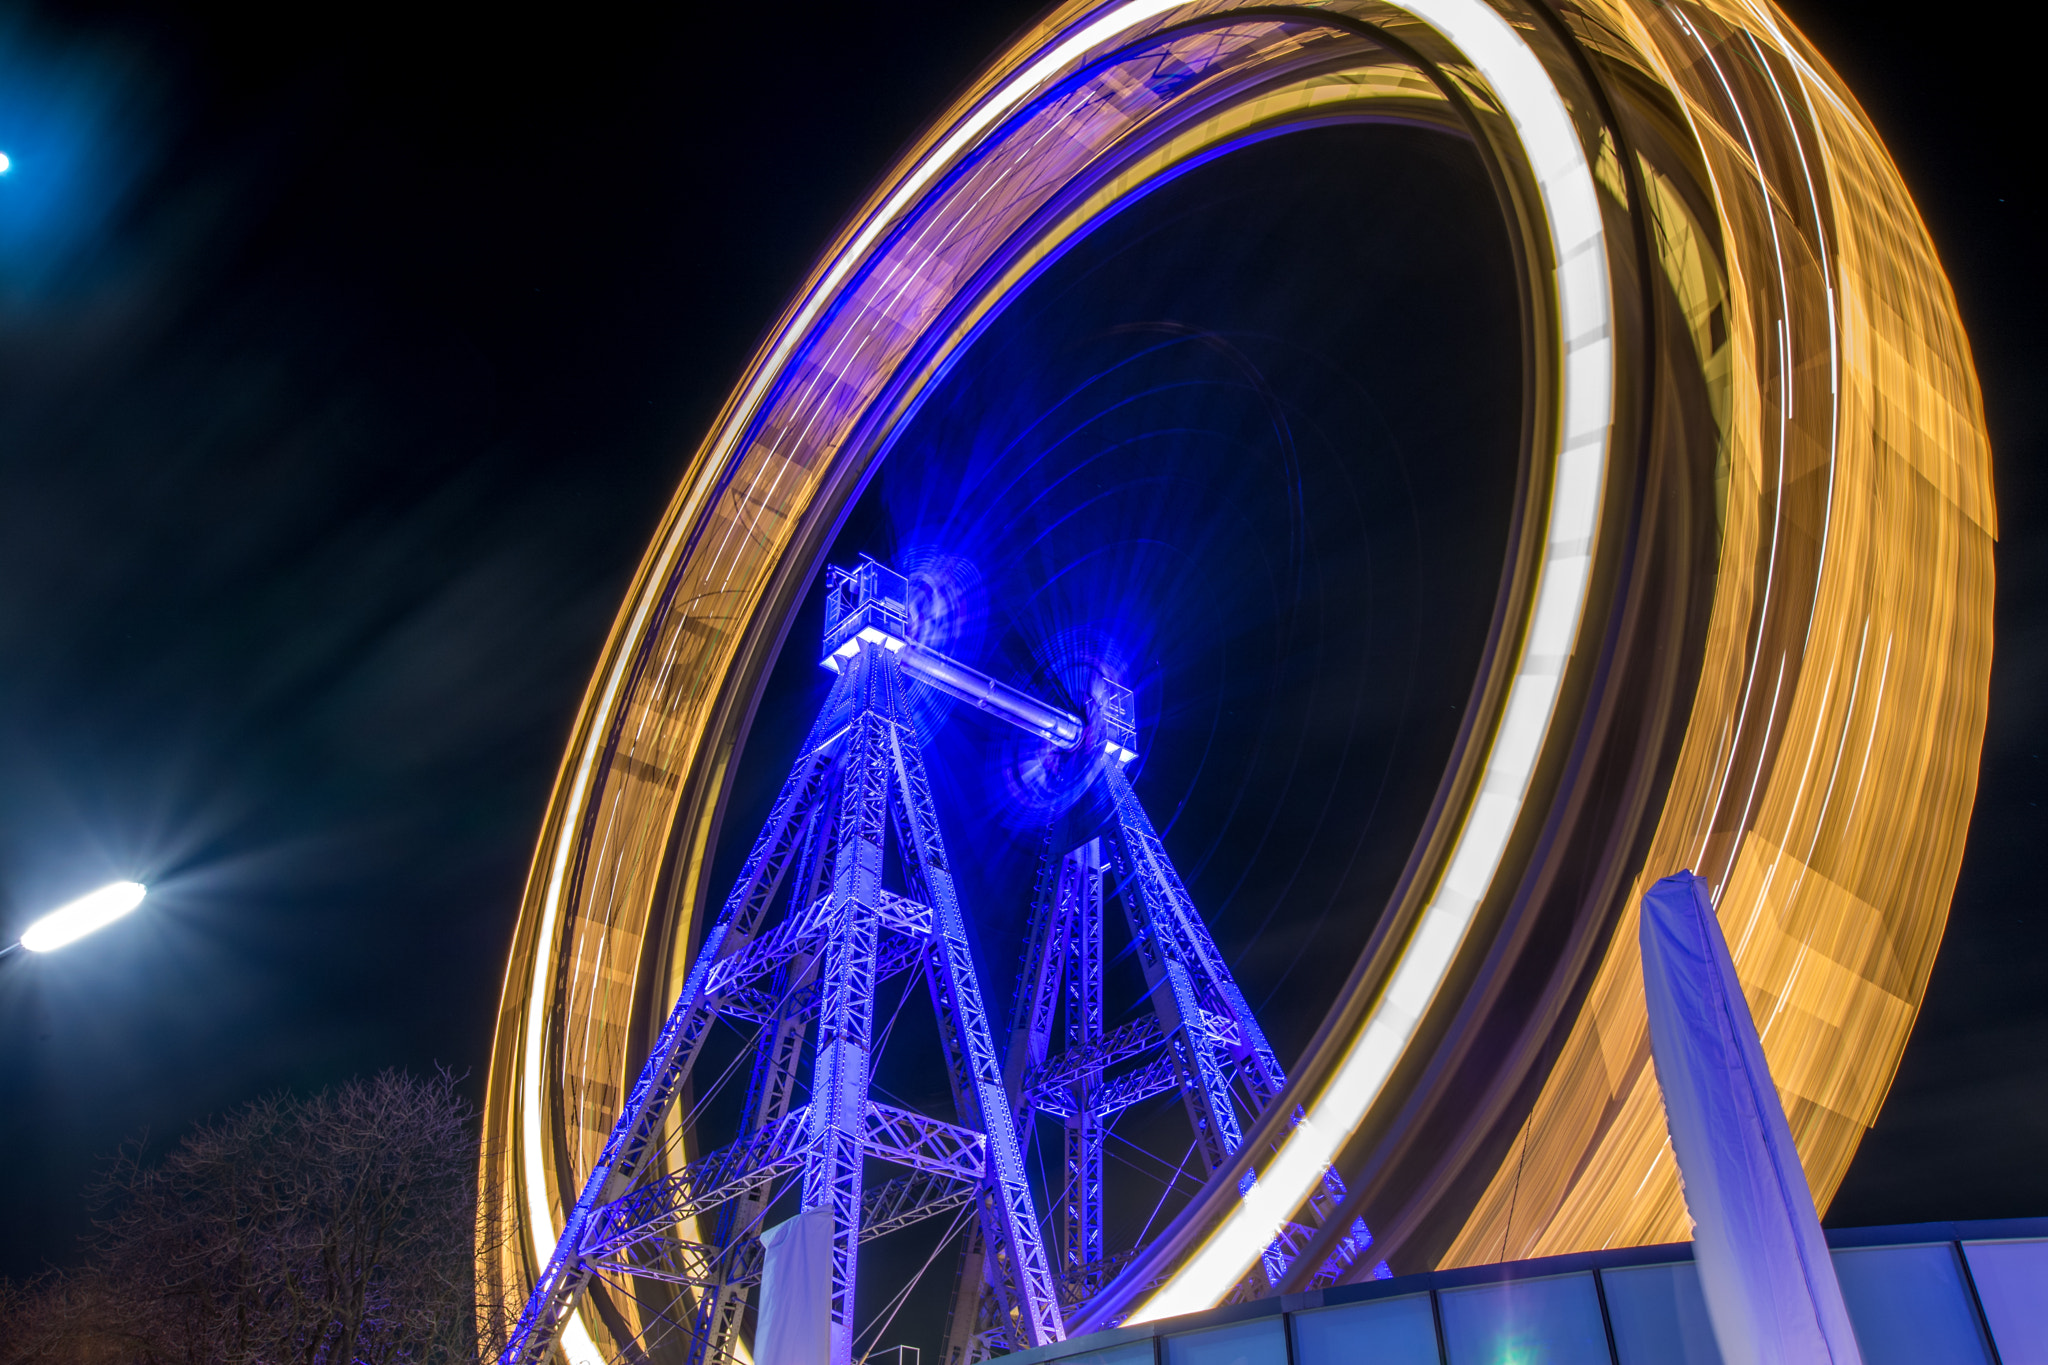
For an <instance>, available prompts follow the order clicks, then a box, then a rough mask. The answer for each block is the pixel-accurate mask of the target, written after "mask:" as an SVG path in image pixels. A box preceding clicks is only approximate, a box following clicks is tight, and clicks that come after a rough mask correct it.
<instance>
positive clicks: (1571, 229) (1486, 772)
mask: <svg viewBox="0 0 2048 1365" xmlns="http://www.w3.org/2000/svg"><path fill="white" fill-rule="evenodd" d="M1391 3H1394V4H1395V5H1396V7H1397V8H1400V9H1402V10H1405V11H1407V12H1408V13H1410V14H1413V15H1414V16H1415V17H1416V18H1418V19H1420V20H1422V21H1423V22H1424V23H1426V24H1428V25H1429V26H1430V27H1431V28H1433V29H1435V30H1436V31H1437V32H1438V33H1439V34H1441V35H1442V36H1443V37H1444V38H1445V39H1446V40H1447V41H1448V42H1449V43H1450V44H1451V45H1452V46H1453V47H1455V48H1456V49H1458V51H1459V52H1460V53H1462V54H1463V56H1464V57H1465V59H1466V60H1467V61H1469V62H1470V63H1471V64H1472V66H1473V68H1474V69H1475V70H1477V71H1478V72H1479V74H1480V75H1481V76H1482V77H1484V78H1485V80H1486V82H1487V84H1488V85H1489V86H1491V87H1492V89H1493V92H1494V94H1495V95H1496V96H1497V97H1498V98H1499V100H1500V102H1501V108H1502V110H1503V112H1505V113H1506V114H1507V116H1508V118H1509V120H1510V121H1511V122H1512V123H1513V124H1514V126H1515V129H1516V132H1517V133H1518V134H1519V136H1520V138H1521V142H1522V149H1523V151H1524V153H1525V155H1526V157H1527V164H1528V167H1529V170H1530V173H1531V174H1532V176H1533V177H1534V178H1535V180H1536V182H1537V186H1538V188H1539V190H1540V191H1541V193H1542V199H1543V211H1544V217H1545V221H1546V226H1547V227H1548V228H1549V235H1550V240H1551V243H1552V250H1553V252H1554V253H1555V254H1554V259H1553V261H1552V269H1553V271H1554V273H1555V277H1556V282H1557V290H1558V302H1559V311H1558V332H1559V335H1558V341H1559V343H1560V347H1559V350H1560V366H1559V369H1560V375H1559V386H1560V393H1559V397H1560V400H1561V402H1560V405H1559V412H1560V420H1559V445H1558V451H1557V459H1556V462H1555V466H1554V468H1553V471H1552V475H1551V492H1550V517H1549V522H1548V525H1547V527H1546V535H1545V554H1544V560H1543V564H1542V566H1541V568H1540V569H1539V571H1538V577H1537V586H1536V597H1535V605H1534V609H1533V610H1532V612H1531V613H1530V617H1529V624H1528V629H1527V630H1526V631H1525V632H1524V634H1523V638H1522V642H1521V652H1520V656H1519V658H1518V660H1517V664H1516V668H1515V672H1514V681H1513V682H1512V683H1511V684H1510V686H1509V690H1508V696H1507V701H1506V705H1505V706H1504V707H1503V708H1502V712H1501V720H1500V725H1499V727H1498V728H1497V729H1496V730H1495V732H1494V737H1493V741H1492V744H1491V746H1490V748H1489V750H1488V752H1487V755H1486V760H1485V763H1484V765H1483V766H1482V768H1481V776H1480V779H1479V783H1478V787H1477V791H1478V796H1477V799H1476V800H1474V801H1473V803H1472V805H1471V807H1470V808H1469V809H1468V811H1467V812H1466V815H1465V820H1464V824H1463V826H1462V827H1461V828H1460V829H1459V831H1458V833H1457V835H1456V838H1455V840H1454V842H1453V844H1452V846H1451V853H1450V857H1449V860H1448V862H1447V863H1446V865H1445V871H1444V873H1443V875H1442V877H1441V879H1440V880H1439V882H1438V884H1437V887H1436V889H1435V892H1434V894H1433V895H1432V896H1431V897H1430V899H1429V901H1428V903H1427V904H1426V905H1425V906H1424V908H1423V911H1422V914H1421V916H1420V917H1419V918H1418V920H1417V922H1416V925H1415V928H1414V931H1413V932H1412V934H1411V935H1410V936H1409V939H1408V942H1407V943H1406V944H1405V945H1404V946H1403V948H1402V950H1401V953H1400V956H1399V957H1398V958H1397V959H1396V961H1395V963H1394V965H1393V969H1392V971H1391V973H1390V974H1389V976H1388V979H1387V982H1386V985H1385V986H1384V988H1383V989H1382V990H1381V992H1380V996H1379V999H1378V1000H1376V1001H1375V1002H1374V1003H1373V1005H1372V1008H1371V1009H1370V1010H1369V1011H1368V1012H1367V1014H1366V1016H1365V1018H1364V1020H1363V1021H1362V1022H1361V1024H1360V1026H1359V1029H1358V1032H1357V1034H1356V1035H1355V1039H1354V1042H1353V1044H1352V1046H1351V1049H1350V1051H1349V1053H1348V1054H1347V1055H1346V1056H1345V1058H1344V1060H1343V1062H1342V1063H1341V1064H1339V1066H1338V1067H1337V1070H1336V1074H1335V1075H1333V1076H1332V1077H1331V1078H1330V1080H1329V1082H1328V1084H1327V1085H1325V1087H1324V1088H1323V1091H1322V1093H1321V1094H1319V1095H1318V1096H1317V1097H1316V1098H1315V1099H1314V1100H1313V1101H1311V1102H1310V1103H1309V1105H1308V1106H1307V1116H1306V1118H1305V1119H1304V1120H1303V1121H1302V1122H1301V1123H1300V1124H1299V1125H1297V1126H1296V1127H1295V1128H1294V1130H1293V1131H1292V1132H1291V1133H1289V1135H1288V1136H1287V1138H1286V1139H1285V1140H1284V1141H1283V1142H1282V1144H1281V1147H1280V1151H1279V1153H1278V1155H1277V1156H1276V1157H1275V1158H1274V1160H1273V1161H1272V1162H1271V1163H1269V1164H1268V1165H1267V1166H1266V1168H1265V1169H1264V1170H1263V1171H1262V1172H1261V1173H1260V1175H1259V1180H1258V1183H1257V1184H1256V1185H1254V1186H1253V1187H1252V1189H1251V1190H1250V1191H1249V1192H1248V1193H1247V1194H1246V1195H1245V1196H1244V1198H1243V1199H1242V1201H1241V1202H1240V1203H1239V1204H1238V1206H1237V1208H1236V1209H1235V1210H1233V1211H1232V1212H1231V1214H1230V1215H1229V1216H1228V1217H1227V1218H1225V1219H1224V1221H1223V1222H1222V1224H1221V1225H1219V1226H1218V1227H1217V1228H1215V1229H1214V1230H1213V1231H1211V1232H1210V1233H1209V1234H1208V1236H1207V1237H1206V1238H1204V1240H1203V1242H1202V1244H1201V1246H1200V1247H1199V1248H1198V1249H1197V1250H1196V1251H1195V1252H1194V1254H1193V1255H1191V1256H1189V1257H1188V1259H1187V1260H1186V1261H1185V1262H1183V1263H1182V1265H1181V1266H1180V1268H1179V1269H1178V1270H1176V1271H1175V1273H1174V1274H1173V1275H1172V1276H1171V1277H1170V1278H1169V1279H1168V1280H1167V1281H1166V1283H1165V1284H1163V1285H1161V1286H1160V1288H1159V1289H1158V1290H1157V1291H1156V1292H1155V1293H1154V1294H1153V1295H1152V1296H1151V1297H1150V1298H1148V1299H1147V1300H1146V1301H1145V1302H1144V1303H1143V1304H1142V1305H1141V1306H1140V1307H1139V1308H1138V1310H1137V1311H1136V1312H1134V1313H1133V1314H1132V1315H1131V1317H1130V1319H1129V1321H1130V1322H1133V1323H1140V1322H1150V1321H1153V1320H1154V1319H1158V1318H1165V1317H1174V1316H1177V1315H1179V1314H1182V1313H1193V1312H1199V1311H1201V1310H1203V1309H1206V1308H1211V1307H1214V1306H1215V1305H1216V1304H1218V1303H1220V1302H1221V1301H1222V1299H1223V1296H1224V1295H1225V1294H1227V1293H1228V1292H1229V1291H1230V1289H1231V1287H1232V1286H1233V1285H1235V1284H1236V1283H1237V1282H1238V1281H1239V1280H1240V1279H1242V1278H1243V1276H1244V1274H1245V1273H1246V1272H1247V1271H1248V1270H1250V1269H1251V1267H1252V1263H1253V1262H1254V1261H1256V1260H1257V1259H1258V1257H1259V1255H1260V1253H1261V1252H1262V1251H1263V1250H1264V1249H1265V1247H1267V1246H1268V1245H1270V1244H1271V1242H1272V1240H1273V1237H1274V1235H1275V1234H1277V1233H1278V1232H1279V1231H1280V1227H1281V1225H1282V1224H1283V1223H1285V1222H1286V1221H1287V1220H1288V1219H1289V1218H1290V1217H1291V1216H1292V1215H1293V1213H1294V1211H1295V1210H1296V1209H1298V1208H1300V1207H1301V1205H1302V1203H1303V1202H1304V1201H1305V1200H1306V1199H1307V1198H1308V1196H1309V1194H1310V1192H1311V1190H1312V1188H1313V1187H1314V1185H1315V1184H1316V1182H1317V1181H1318V1180H1319V1179H1320V1178H1321V1176H1322V1172H1323V1170H1324V1169H1325V1168H1326V1167H1327V1166H1328V1165H1329V1164H1330V1161H1331V1159H1332V1158H1334V1157H1335V1156H1336V1154H1337V1152H1338V1151H1339V1150H1340V1149H1341V1148H1342V1147H1343V1146H1344V1144H1345V1143H1346V1142H1347V1141H1349V1140H1350V1138H1351V1136H1352V1134H1354V1133H1356V1132H1357V1131H1358V1128H1359V1125H1360V1124H1361V1123H1363V1122H1364V1120H1365V1116H1366V1114H1367V1113H1368V1112H1369V1111H1370V1110H1371V1108H1372V1106H1373V1103H1374V1102H1375V1101H1376V1100H1377V1099H1378V1098H1379V1096H1380V1094H1381V1092H1382V1091H1383V1090H1384V1089H1385V1088H1386V1084H1387V1080H1388V1078H1389V1077H1391V1076H1392V1075H1393V1072H1394V1068H1395V1067H1396V1066H1397V1065H1398V1064H1399V1062H1400V1060H1401V1057H1402V1055H1403V1054H1404V1053H1405V1052H1406V1050H1407V1047H1408V1044H1409V1042H1410V1041H1411V1040H1412V1039H1413V1037H1414V1035H1415V1030H1416V1027H1417V1026H1418V1025H1419V1024H1420V1023H1421V1021H1422V1019H1423V1017H1424V1016H1425V1015H1426V1014H1427V1013H1428V1011H1429V1008H1430V1006H1431V1004H1432V1003H1433V1002H1434V1001H1435V999H1436V995H1437V992H1438V991H1439V990H1440V989H1441V988H1442V986H1443V983H1444V980H1445V978H1446V977H1447V976H1448V975H1449V974H1450V969H1451V964H1452V963H1453V962H1454V961H1455V960H1456V958H1457V956H1458V951H1459V949H1460V948H1461V947H1462V946H1463V945H1464V941H1465V935H1466V931H1467V930H1468V929H1469V928H1470V927H1471V924H1472V916H1473V913H1474V912H1475V911H1476V910H1477V909H1478V907H1479V904H1480V902H1481V901H1482V900H1483V899H1484V898H1485V896H1486V893H1487V890H1488V889H1489V888H1490V887H1491V885H1492V883H1493V877H1494V874H1495V872H1496V871H1498V870H1499V867H1500V862H1501V857H1502V855H1503V854H1504V853H1505V852H1506V849H1507V842H1508V838H1509V835H1510V834H1511V833H1512V832H1513V830H1514V827H1515V825H1516V823H1517V822H1518V821H1519V819H1520V817H1521V812H1522V804H1523V802H1524V800H1525V799H1526V798H1527V795H1528V790H1529V783H1530V779H1531V778H1532V777H1533V776H1534V774H1535V768H1536V759H1537V755H1538V754H1539V753H1540V752H1541V750H1542V748H1543V742H1544V740H1545V739H1546V738H1547V737H1548V735H1549V732H1550V728H1551V723H1552V721H1553V720H1554V719H1555V716H1556V711H1557V698H1558V684H1559V681H1560V678H1561V675H1562V673H1563V670H1564V666H1565V663H1566V661H1567V660H1568V659H1569V657H1570V656H1571V654H1572V653H1574V652H1576V649H1577V644H1578V633H1579V627H1580V623H1581V622H1582V621H1583V620H1584V618H1585V609H1586V595H1587V591H1588V589H1589V587H1590V582H1591V572H1590V571H1591V567H1592V546H1593V541H1594V536H1595V533H1596V532H1597V530H1598V526H1599V517H1600V500H1601V495H1602V493H1603V491H1604V489H1605V487H1606V481H1607V465H1608V460H1609V456H1610V451H1609V443H1610V435H1611V430H1612V423H1613V409H1614V359H1615V357H1614V347H1613V325H1612V320H1613V295H1612V290H1611V285H1610V281H1609V279H1608V274H1607V247H1606V233H1605V228H1604V226H1603V224H1602V222H1601V217H1600V205H1599V199H1598V197H1597V193H1596V191H1595V188H1594V184H1593V172H1592V167H1591V166H1590V165H1589V164H1588V162H1587V160H1586V156H1585V151H1584V148H1583V146H1582V145H1581V144H1580V142H1579V138H1578V133H1577V130H1576V129H1575V128H1574V126H1573V124H1572V121H1571V116H1570V115H1569V114H1568V113H1567V112H1566V111H1565V107H1564V100H1563V97H1562V96H1561V95H1559V93H1558V90H1557V87H1556V85H1555V84H1554V83H1553V82H1552V81H1551V80H1550V77H1549V75H1548V73H1546V72H1545V71H1544V69H1543V64H1542V63H1541V62H1540V61H1539V60H1538V59H1537V57H1536V55H1535V54H1534V53H1533V52H1531V51H1530V50H1529V48H1528V45H1527V44H1525V43H1524V42H1523V41H1522V39H1521V38H1520V37H1519V36H1518V35H1517V34H1516V33H1515V31H1514V30H1513V29H1512V28H1511V27H1509V25H1508V24H1507V22H1506V21H1505V20H1504V19H1502V18H1501V17H1500V15H1499V14H1498V13H1497V12H1496V11H1494V10H1493V9H1492V8H1491V7H1490V6H1488V5H1486V4H1484V3H1483V2H1482V0H1391Z"/></svg>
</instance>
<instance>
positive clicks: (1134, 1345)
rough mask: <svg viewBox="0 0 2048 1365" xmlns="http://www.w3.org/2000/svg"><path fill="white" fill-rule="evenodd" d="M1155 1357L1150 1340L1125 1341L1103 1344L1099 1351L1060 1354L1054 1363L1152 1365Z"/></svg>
mask: <svg viewBox="0 0 2048 1365" xmlns="http://www.w3.org/2000/svg"><path fill="white" fill-rule="evenodd" d="M1156 1359H1157V1357H1155V1356H1154V1355H1153V1354H1152V1342H1151V1341H1150V1340H1146V1341H1127V1342H1125V1343H1124V1344H1123V1345H1121V1346H1105V1347H1103V1348H1102V1349H1101V1350H1099V1351H1084V1352H1083V1353H1082V1354H1080V1355H1077V1356H1061V1357H1060V1358H1059V1360H1058V1361H1057V1362H1056V1365H1154V1361H1155V1360H1156Z"/></svg>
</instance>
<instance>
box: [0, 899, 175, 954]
mask: <svg viewBox="0 0 2048 1365" xmlns="http://www.w3.org/2000/svg"><path fill="white" fill-rule="evenodd" d="M148 894H149V891H148V888H147V887H145V886H143V884H142V883H141V882H113V883H110V884H109V885H106V886H103V887H101V888H100V889H99V890H97V891H92V892H88V893H87V894H85V895H83V896H80V897H79V898H78V899H77V900H75V901H72V902H71V903H70V904H69V905H62V906H59V907H58V908H57V909H55V910H52V911H51V912H50V913H49V914H47V915H44V916H43V917H42V918H41V919H39V920H37V921H36V922H35V923H34V924H31V925H30V926H29V927H28V932H27V933H25V934H23V935H22V936H21V946H22V947H24V948H26V949H28V950H29V951H30V952H32V953H47V952H53V951H55V950H56V949H58V948H62V947H63V946H64V945H66V944H67V943H76V942H77V941H78V940H79V939H82V938H84V937H85V936H86V935H87V934H90V933H92V932H93V931H94V930H96V929H104V928H106V927H107V926H108V925H109V924H112V923H113V922H114V921H115V920H117V919H119V918H121V917H122V916H123V915H125V914H127V913H128V912H129V911H131V910H133V909H134V908H135V907H136V906H138V905H140V904H142V898H143V897H144V896H146V895H148Z"/></svg>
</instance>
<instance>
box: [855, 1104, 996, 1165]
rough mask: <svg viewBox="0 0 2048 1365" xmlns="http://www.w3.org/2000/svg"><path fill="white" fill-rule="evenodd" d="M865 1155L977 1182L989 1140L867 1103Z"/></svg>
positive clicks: (904, 1111)
mask: <svg viewBox="0 0 2048 1365" xmlns="http://www.w3.org/2000/svg"><path fill="white" fill-rule="evenodd" d="M867 1147H868V1155H869V1156H872V1157H876V1158H879V1159H880V1160H883V1161H893V1162H895V1163H896V1164H897V1165H898V1166H909V1167H911V1168H912V1169H914V1170H919V1171H929V1172H931V1173H932V1174H934V1175H949V1176H953V1177H955V1178H957V1179H961V1180H979V1179H981V1178H982V1177H983V1176H984V1175H986V1174H988V1138H987V1137H986V1136H985V1135H984V1134H982V1133H978V1132H976V1131H975V1130H973V1129H972V1128H961V1127H957V1126H955V1125H954V1124H950V1123H942V1122H940V1121H939V1120H938V1119H935V1118H931V1117H929V1116H928V1115H925V1114H919V1113H916V1112H914V1111H912V1110H909V1109H898V1108H896V1107H895V1106H894V1105H888V1104H877V1103H875V1102H873V1101H869V1103H868V1128H867Z"/></svg>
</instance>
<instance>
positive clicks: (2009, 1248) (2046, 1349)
mask: <svg viewBox="0 0 2048 1365" xmlns="http://www.w3.org/2000/svg"><path fill="white" fill-rule="evenodd" d="M1963 1254H1964V1255H1965V1256H1968V1257H1969V1258H1970V1278H1971V1279H1972V1280H1974V1281H1976V1284H1977V1301H1978V1302H1979V1303H1982V1304H1983V1305H1984V1316H1985V1317H1986V1318H1987V1319H1989V1320H1990V1323H1991V1335H1992V1337H1993V1338H1995V1339H1996V1340H1997V1342H1998V1359H1999V1361H2000V1362H2001V1365H2048V1240H2042V1239H2040V1238H2035V1239H2034V1240H2032V1241H2025V1242H1965V1243H1964V1244H1963Z"/></svg>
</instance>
